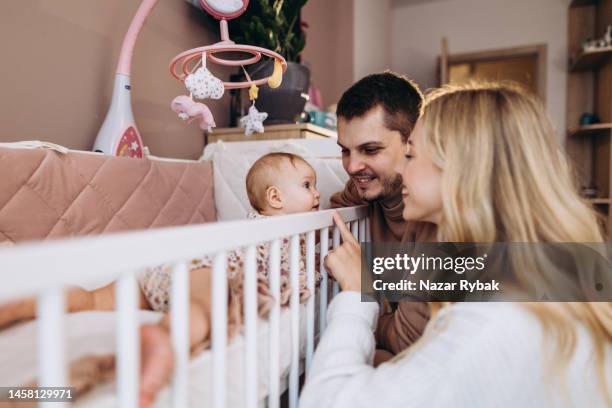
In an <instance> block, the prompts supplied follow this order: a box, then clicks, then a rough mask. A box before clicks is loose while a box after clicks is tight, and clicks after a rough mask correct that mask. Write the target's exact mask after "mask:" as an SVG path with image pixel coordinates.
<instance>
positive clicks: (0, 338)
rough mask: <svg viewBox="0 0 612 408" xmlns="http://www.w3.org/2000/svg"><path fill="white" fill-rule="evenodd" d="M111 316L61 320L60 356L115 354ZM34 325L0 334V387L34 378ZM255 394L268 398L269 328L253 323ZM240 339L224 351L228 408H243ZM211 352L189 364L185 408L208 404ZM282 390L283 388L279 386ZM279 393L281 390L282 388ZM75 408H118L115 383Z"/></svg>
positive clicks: (285, 314) (285, 344) (286, 322)
mask: <svg viewBox="0 0 612 408" xmlns="http://www.w3.org/2000/svg"><path fill="white" fill-rule="evenodd" d="M115 315H116V314H115V312H81V313H72V314H69V315H67V316H66V320H65V323H66V326H65V333H66V343H65V352H66V356H67V358H68V359H69V360H70V361H74V360H76V359H78V358H80V357H82V356H85V355H92V354H97V355H104V354H108V353H114V351H115V343H116V342H115V339H116V323H115ZM160 317H161V314H159V313H155V312H150V311H140V312H139V319H140V321H141V323H148V322H155V321H157V320H159V319H160ZM290 325H291V314H290V312H289V309H282V310H281V314H280V340H279V350H278V352H279V356H280V357H279V360H280V373H281V379H282V380H281V384H282V383H283V382H284V378H285V377H286V376H287V375H288V373H289V365H290V360H291V336H290V334H289V333H290V327H291V326H290ZM36 326H37V323H36V322H35V321H34V322H28V323H24V324H21V325H18V326H15V327H13V328H10V329H8V330H6V331H4V332H2V333H1V334H0V350H2V353H0V364H2V367H5V369H4V370H1V371H0V386H7V387H8V386H17V385H22V384H26V383H28V382H30V381H32V380H33V379H34V377H35V375H36V368H37V366H36V364H37V347H36V331H37V329H36ZM257 328H258V336H257V347H258V353H257V356H258V362H257V364H258V393H259V398H260V400H263V399H264V398H265V397H266V396H267V395H268V389H269V386H268V384H269V379H268V368H269V350H268V334H269V325H268V322H267V321H266V320H262V319H260V320H259V321H258V325H257ZM305 332H306V319H305V307H304V305H301V307H300V355H301V356H303V355H304V350H305V344H306V341H305ZM244 344H245V343H244V338H243V336H242V335H238V336H236V337H234V338H233V339H232V340H231V341H230V343H229V344H228V347H227V360H226V364H227V365H226V373H227V388H226V390H227V395H226V401H227V406H229V407H241V406H244V376H243V375H241V373H244V372H245V370H244V348H245V347H244ZM212 375H213V373H212V352H211V351H210V350H206V351H204V352H202V353H201V354H199V355H197V356H195V357H194V358H192V359H191V361H190V367H189V401H190V404H189V406H190V407H196V406H197V407H203V406H204V407H206V406H211V405H212V404H211V400H212ZM281 387H282V385H281ZM281 390H282V388H281ZM171 397H172V390H171V387H170V386H167V387H166V388H165V389H164V390H162V391H161V392H160V394H159V395H158V399H157V401H156V404H155V407H168V406H171ZM73 406H75V407H94V408H95V407H105V408H106V407H109V406H117V400H116V386H115V382H114V381H111V382H108V383H104V384H101V385H99V386H97V387H95V388H94V389H93V390H92V391H91V392H89V393H87V394H86V395H85V396H83V397H81V398H79V400H78V401H77V402H76V403H75V404H74V405H73Z"/></svg>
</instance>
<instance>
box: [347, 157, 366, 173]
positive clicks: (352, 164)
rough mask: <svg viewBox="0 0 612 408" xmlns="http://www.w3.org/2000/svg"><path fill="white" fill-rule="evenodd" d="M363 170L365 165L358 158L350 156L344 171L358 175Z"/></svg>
mask: <svg viewBox="0 0 612 408" xmlns="http://www.w3.org/2000/svg"><path fill="white" fill-rule="evenodd" d="M364 169H365V164H364V163H363V161H362V160H361V159H360V158H359V157H356V156H352V157H351V158H349V162H348V167H347V169H346V171H347V172H348V173H349V174H355V173H359V172H360V171H363V170H364Z"/></svg>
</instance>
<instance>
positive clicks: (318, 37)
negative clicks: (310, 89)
mask: <svg viewBox="0 0 612 408" xmlns="http://www.w3.org/2000/svg"><path fill="white" fill-rule="evenodd" d="M302 20H303V21H305V22H306V23H308V26H309V28H308V30H307V36H306V46H305V48H304V52H303V53H302V62H303V63H305V64H307V65H308V66H309V67H310V72H311V78H312V81H313V83H314V84H315V85H316V86H317V87H318V88H319V89H320V90H321V93H322V96H323V103H324V105H325V107H327V106H328V105H330V104H332V103H336V102H337V101H338V99H340V96H341V95H342V92H344V90H345V89H346V88H348V87H349V86H350V85H351V84H352V83H353V82H354V65H355V64H354V54H355V52H354V47H353V39H354V34H353V30H354V7H353V0H309V1H308V3H306V6H304V9H303V10H302Z"/></svg>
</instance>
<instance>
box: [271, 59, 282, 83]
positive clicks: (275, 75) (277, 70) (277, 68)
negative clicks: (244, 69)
mask: <svg viewBox="0 0 612 408" xmlns="http://www.w3.org/2000/svg"><path fill="white" fill-rule="evenodd" d="M282 82H283V64H282V62H280V61H279V60H277V59H275V60H274V71H273V72H272V76H270V78H269V79H268V86H269V87H270V88H278V87H279V86H280V85H281V83H282Z"/></svg>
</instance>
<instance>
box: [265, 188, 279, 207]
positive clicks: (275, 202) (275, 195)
mask: <svg viewBox="0 0 612 408" xmlns="http://www.w3.org/2000/svg"><path fill="white" fill-rule="evenodd" d="M266 201H267V202H268V205H269V206H270V207H271V208H274V209H275V210H280V209H282V208H283V199H282V198H281V192H280V190H279V189H278V187H276V186H270V187H268V188H267V189H266Z"/></svg>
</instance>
